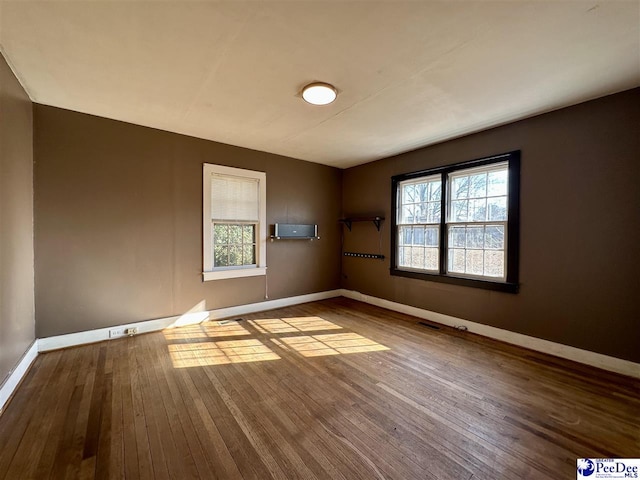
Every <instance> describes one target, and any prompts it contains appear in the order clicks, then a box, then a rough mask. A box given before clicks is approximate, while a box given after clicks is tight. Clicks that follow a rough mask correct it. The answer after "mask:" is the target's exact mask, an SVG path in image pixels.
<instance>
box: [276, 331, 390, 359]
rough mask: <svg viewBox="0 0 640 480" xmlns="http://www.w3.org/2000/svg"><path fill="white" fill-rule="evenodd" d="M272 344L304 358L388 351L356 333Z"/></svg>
mask: <svg viewBox="0 0 640 480" xmlns="http://www.w3.org/2000/svg"><path fill="white" fill-rule="evenodd" d="M272 342H273V343H275V344H276V345H278V346H281V347H285V348H287V347H288V348H289V349H292V350H294V351H296V352H297V353H299V354H301V355H302V356H305V357H319V356H324V355H340V354H344V353H363V352H378V351H382V350H389V347H385V346H384V345H382V344H380V343H377V342H374V341H373V340H370V339H368V338H366V337H363V336H362V335H358V334H357V333H337V334H326V335H305V336H301V337H285V338H280V339H272Z"/></svg>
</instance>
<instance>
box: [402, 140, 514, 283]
mask: <svg viewBox="0 0 640 480" xmlns="http://www.w3.org/2000/svg"><path fill="white" fill-rule="evenodd" d="M520 157H521V155H520V150H515V151H512V152H507V153H503V154H499V155H493V156H490V157H483V158H478V159H475V160H469V161H466V162H460V163H455V164H452V165H446V166H442V167H436V168H430V169H427V170H420V171H417V172H411V173H405V174H401V175H395V176H393V177H391V192H392V195H391V213H392V215H391V255H390V261H391V267H390V272H391V275H395V276H399V277H407V278H416V279H420V280H427V281H432V282H442V283H449V284H454V285H462V286H467V287H476V288H483V289H488V290H497V291H501V292H508V293H517V292H518V289H519V257H520ZM505 162H506V163H507V164H508V167H507V169H508V194H507V238H508V242H507V245H506V249H507V252H506V257H507V272H506V273H507V274H506V280H505V281H495V280H490V279H482V278H469V277H462V276H456V275H455V274H450V273H447V255H448V241H449V239H448V235H447V202H448V198H447V197H448V181H447V179H448V175H449V174H450V173H454V172H457V171H460V170H466V169H469V168H475V167H483V166H487V165H491V164H494V163H505ZM438 174H439V175H440V178H441V185H442V187H441V188H442V191H441V199H440V202H441V208H440V211H441V214H440V236H439V237H440V238H439V245H438V247H439V251H438V255H439V272H438V273H435V272H429V271H424V272H420V271H415V270H403V269H400V268H398V267H397V261H398V213H397V209H398V185H399V183H400V182H404V181H407V180H413V179H416V178H420V177H427V176H432V175H438Z"/></svg>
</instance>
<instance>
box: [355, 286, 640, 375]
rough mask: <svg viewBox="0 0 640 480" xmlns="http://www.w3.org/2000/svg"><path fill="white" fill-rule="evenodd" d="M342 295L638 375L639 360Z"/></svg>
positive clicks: (369, 298)
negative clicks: (630, 359)
mask: <svg viewBox="0 0 640 480" xmlns="http://www.w3.org/2000/svg"><path fill="white" fill-rule="evenodd" d="M342 296H343V297H347V298H351V299H353V300H359V301H361V302H364V303H369V304H371V305H376V306H378V307H382V308H386V309H388V310H393V311H396V312H400V313H406V314H407V315H413V316H414V317H418V318H424V319H425V320H431V321H433V322H436V323H440V324H443V325H448V326H450V327H458V326H464V327H467V331H469V332H472V333H477V334H478V335H482V336H484V337H489V338H493V339H495V340H500V341H502V342H506V343H510V344H512V345H517V346H519V347H525V348H529V349H531V350H536V351H538V352H542V353H548V354H549V355H555V356H556V357H561V358H565V359H567V360H573V361H574V362H579V363H583V364H585V365H591V366H592V367H598V368H602V369H603V370H609V371H611V372H615V373H621V374H623V375H628V376H630V377H634V378H640V363H634V362H630V361H629V360H623V359H621V358H616V357H610V356H608V355H603V354H601V353H596V352H591V351H589V350H582V349H580V348H576V347H570V346H569V345H563V344H561V343H555V342H550V341H549V340H543V339H541V338H536V337H530V336H528V335H523V334H522V333H516V332H511V331H509V330H503V329H501V328H496V327H491V326H489V325H483V324H481V323H475V322H470V321H469V320H464V319H462V318H457V317H452V316H451V315H444V314H442V313H437V312H432V311H430V310H425V309H422V308H417V307H411V306H409V305H404V304H402V303H397V302H392V301H390V300H385V299H383V298H378V297H372V296H370V295H365V294H363V293H360V292H356V291H354V290H345V289H343V290H342Z"/></svg>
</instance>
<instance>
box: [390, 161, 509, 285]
mask: <svg viewBox="0 0 640 480" xmlns="http://www.w3.org/2000/svg"><path fill="white" fill-rule="evenodd" d="M519 180H520V152H511V153H507V154H504V155H498V156H495V157H490V158H484V159H480V160H473V161H471V162H465V163H461V164H456V165H451V166H448V167H442V168H436V169H432V170H427V171H423V172H415V173H410V174H405V175H398V176H395V177H393V179H392V191H394V192H395V195H394V198H393V205H392V209H393V211H394V212H395V215H394V219H393V221H394V225H393V234H392V240H391V243H392V252H391V257H392V265H391V273H392V275H400V276H406V277H412V278H422V279H426V280H433V281H441V282H447V283H456V284H461V285H467V286H477V287H481V288H490V289H495V290H502V291H508V292H516V291H517V288H518V243H519V242H518V238H519V237H518V236H519V189H520V187H519Z"/></svg>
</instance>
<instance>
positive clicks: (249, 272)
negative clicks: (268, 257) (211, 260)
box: [202, 267, 267, 282]
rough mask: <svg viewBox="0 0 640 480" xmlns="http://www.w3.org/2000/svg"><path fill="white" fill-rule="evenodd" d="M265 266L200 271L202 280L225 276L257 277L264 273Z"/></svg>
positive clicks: (265, 272) (265, 270)
mask: <svg viewBox="0 0 640 480" xmlns="http://www.w3.org/2000/svg"><path fill="white" fill-rule="evenodd" d="M266 274H267V267H257V268H238V269H234V270H216V271H214V272H202V280H203V281H205V282H208V281H209V280H224V279H227V278H242V277H257V276H259V275H266Z"/></svg>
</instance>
